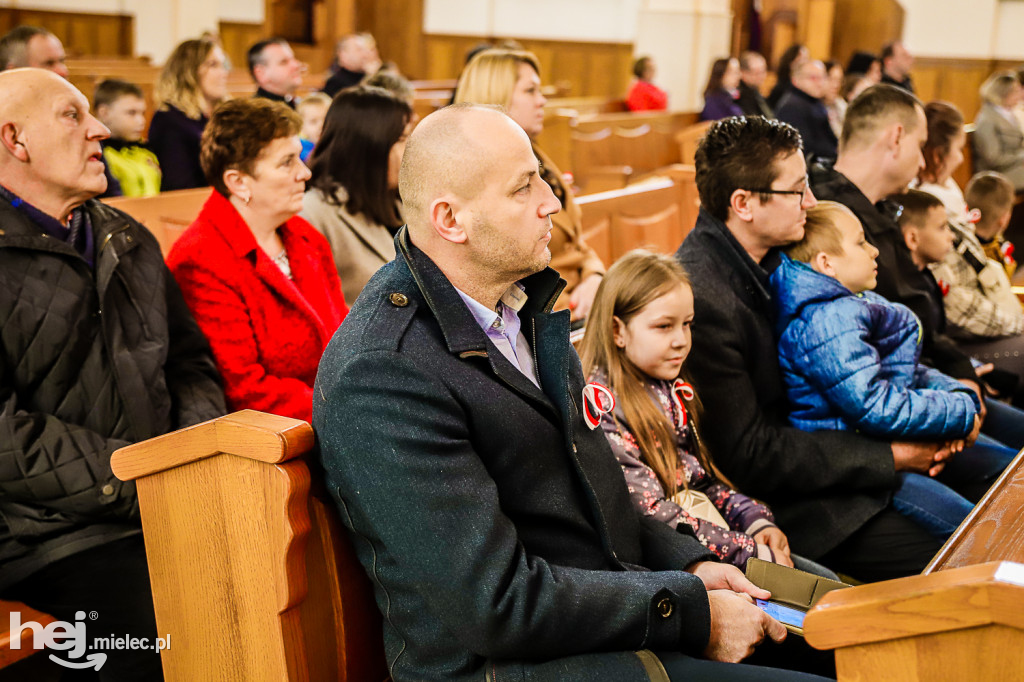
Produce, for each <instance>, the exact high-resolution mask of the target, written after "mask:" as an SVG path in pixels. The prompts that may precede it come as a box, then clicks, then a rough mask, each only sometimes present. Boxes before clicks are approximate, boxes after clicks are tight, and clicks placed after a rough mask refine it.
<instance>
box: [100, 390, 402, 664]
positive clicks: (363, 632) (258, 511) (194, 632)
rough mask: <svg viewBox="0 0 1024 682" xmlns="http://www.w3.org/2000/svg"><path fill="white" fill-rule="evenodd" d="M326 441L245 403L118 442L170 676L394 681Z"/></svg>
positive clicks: (119, 468)
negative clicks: (322, 474)
mask: <svg viewBox="0 0 1024 682" xmlns="http://www.w3.org/2000/svg"><path fill="white" fill-rule="evenodd" d="M312 447H313V431H312V428H311V427H310V426H309V424H307V423H306V422H304V421H300V420H296V419H289V418H287V417H279V416H275V415H269V414H263V413H260V412H253V411H251V410H245V411H242V412H236V413H235V414H231V415H228V416H226V417H222V418H220V419H216V420H213V421H210V422H206V423H205V424H199V425H197V426H193V427H191V428H188V429H183V430H181V431H177V432H174V433H171V434H168V435H165V436H161V437H158V438H154V439H151V440H148V441H144V442H142V443H137V444H135V445H131V446H128V447H125V448H122V449H120V450H118V451H117V452H116V453H114V456H113V458H112V460H111V465H112V468H113V471H114V473H115V474H116V475H117V476H118V478H120V479H122V480H126V481H127V480H134V481H136V485H137V487H138V495H139V506H140V509H141V511H142V526H143V531H144V534H145V539H146V555H147V557H148V560H149V571H150V578H151V580H152V584H153V600H154V605H155V608H156V619H157V631H158V633H159V635H160V636H165V635H167V634H170V638H171V639H170V642H171V645H170V647H169V648H168V649H166V650H165V651H163V652H162V654H161V656H162V664H163V669H164V675H165V677H166V679H167V680H168V681H169V682H192V681H194V680H218V681H219V682H236V681H237V682H263V681H266V682H270V681H271V680H273V681H275V682H280V681H287V682H297V681H303V682H307V681H308V682H318V681H320V680H350V681H352V682H374V681H379V680H385V679H387V677H388V673H387V670H386V665H385V661H384V654H383V637H382V629H381V620H380V615H379V613H378V611H377V607H376V604H375V602H374V600H373V591H372V587H371V585H370V582H369V580H368V579H367V577H366V574H365V573H364V572H363V570H362V567H361V566H360V565H359V563H358V561H357V560H356V559H355V554H354V550H353V549H352V546H351V543H350V541H349V539H348V535H347V533H346V532H345V531H344V530H343V529H342V527H341V525H340V523H339V522H338V520H337V518H336V514H335V507H334V504H333V502H332V501H331V500H330V499H329V498H328V496H327V494H326V492H325V491H324V490H323V489H322V485H319V484H314V475H313V474H311V461H310V458H309V452H310V449H311V448H312ZM313 469H314V470H315V465H313Z"/></svg>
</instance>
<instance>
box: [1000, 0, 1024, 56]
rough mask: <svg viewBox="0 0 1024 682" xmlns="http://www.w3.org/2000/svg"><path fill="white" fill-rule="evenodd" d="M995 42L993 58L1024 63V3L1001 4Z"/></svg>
mask: <svg viewBox="0 0 1024 682" xmlns="http://www.w3.org/2000/svg"><path fill="white" fill-rule="evenodd" d="M994 42H995V49H994V51H993V54H992V56H993V57H996V58H997V59H1021V60H1022V61H1024V2H1001V3H999V13H998V15H997V17H996V30H995V41H994Z"/></svg>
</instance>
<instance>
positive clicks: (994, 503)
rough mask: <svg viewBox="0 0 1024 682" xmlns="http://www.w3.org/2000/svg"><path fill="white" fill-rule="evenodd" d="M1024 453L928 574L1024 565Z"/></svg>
mask: <svg viewBox="0 0 1024 682" xmlns="http://www.w3.org/2000/svg"><path fill="white" fill-rule="evenodd" d="M1022 464H1024V451H1022V452H1021V453H1018V454H1017V456H1016V457H1015V458H1014V460H1013V461H1012V462H1010V464H1009V466H1007V467H1006V469H1005V470H1004V471H1003V474H1002V476H1000V477H999V479H998V480H997V481H996V482H995V483H994V484H993V485H992V487H991V488H989V491H988V492H987V493H985V496H984V497H983V498H981V501H979V502H978V504H976V505H974V509H973V511H971V513H970V514H969V515H968V516H967V518H966V519H964V522H963V523H962V524H960V527H959V528H957V529H956V531H955V532H954V533H953V535H952V536H950V538H949V540H947V541H946V544H945V545H943V546H942V549H941V550H939V553H938V554H936V555H935V558H934V559H932V560H931V563H929V564H928V566H927V568H925V570H924V573H925V575H927V574H929V573H934V572H936V571H945V570H948V569H951V568H960V567H963V566H973V565H975V564H983V563H986V562H990V561H1016V562H1020V563H1024V514H1021V513H1020V510H1021V509H1022V508H1024V466H1022Z"/></svg>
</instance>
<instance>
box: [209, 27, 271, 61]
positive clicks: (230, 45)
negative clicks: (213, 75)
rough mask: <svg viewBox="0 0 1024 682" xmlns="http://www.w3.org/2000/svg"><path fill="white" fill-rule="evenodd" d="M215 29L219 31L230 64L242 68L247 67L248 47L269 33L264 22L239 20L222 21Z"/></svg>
mask: <svg viewBox="0 0 1024 682" xmlns="http://www.w3.org/2000/svg"><path fill="white" fill-rule="evenodd" d="M217 30H219V31H220V43H221V45H222V46H223V47H224V53H225V54H227V56H228V59H230V60H231V66H232V67H233V68H236V69H242V70H246V69H248V68H249V66H248V60H247V58H246V55H247V54H248V52H249V47H250V46H251V45H253V44H255V43H257V42H259V41H260V40H263V39H264V38H266V37H268V35H269V34H268V33H267V29H266V27H265V26H264V24H253V23H248V22H240V21H222V22H220V25H219V27H218V29H217Z"/></svg>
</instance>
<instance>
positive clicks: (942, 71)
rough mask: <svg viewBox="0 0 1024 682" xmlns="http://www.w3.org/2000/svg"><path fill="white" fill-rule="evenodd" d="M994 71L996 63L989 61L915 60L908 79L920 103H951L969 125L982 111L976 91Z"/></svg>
mask: <svg viewBox="0 0 1024 682" xmlns="http://www.w3.org/2000/svg"><path fill="white" fill-rule="evenodd" d="M996 68H997V63H996V62H994V61H992V60H989V59H943V58H937V57H917V58H916V59H915V60H914V68H913V71H912V72H911V77H912V78H913V80H914V89H915V90H916V91H917V96H918V97H920V98H921V101H923V102H930V101H932V100H936V99H942V100H946V101H947V102H951V103H953V104H955V105H956V106H957V107H958V108H959V109H960V111H962V112H963V114H964V119H966V121H967V122H968V123H970V122H971V121H973V120H974V117H975V116H976V115H977V113H978V110H979V109H980V108H981V100H980V97H979V96H978V88H980V87H981V84H982V83H983V82H984V81H985V79H986V78H988V76H989V74H991V73H992V72H993V71H995V70H996Z"/></svg>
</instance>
